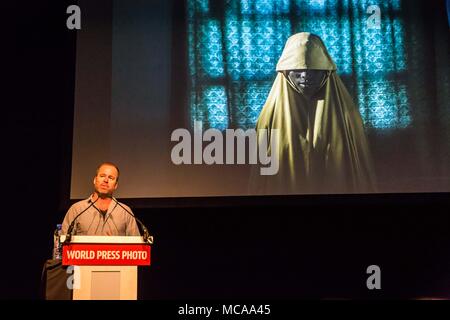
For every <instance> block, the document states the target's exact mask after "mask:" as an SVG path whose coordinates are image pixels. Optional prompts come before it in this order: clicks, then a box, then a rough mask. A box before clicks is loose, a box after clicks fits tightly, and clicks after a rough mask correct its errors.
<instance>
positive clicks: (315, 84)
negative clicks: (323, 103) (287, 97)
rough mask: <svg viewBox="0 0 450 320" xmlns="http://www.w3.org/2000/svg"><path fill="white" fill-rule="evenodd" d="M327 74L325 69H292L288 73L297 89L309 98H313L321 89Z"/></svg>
mask: <svg viewBox="0 0 450 320" xmlns="http://www.w3.org/2000/svg"><path fill="white" fill-rule="evenodd" d="M326 75H327V72H326V71H325V70H291V71H289V73H288V76H289V79H290V80H291V81H292V83H293V84H294V85H295V87H296V88H297V90H299V91H300V92H302V93H303V94H304V95H305V96H306V97H307V98H311V97H312V96H313V95H315V94H316V93H317V92H318V91H319V90H320V88H321V87H322V85H323V83H324V80H325V77H326Z"/></svg>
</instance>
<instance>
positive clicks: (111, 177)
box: [94, 165, 119, 195]
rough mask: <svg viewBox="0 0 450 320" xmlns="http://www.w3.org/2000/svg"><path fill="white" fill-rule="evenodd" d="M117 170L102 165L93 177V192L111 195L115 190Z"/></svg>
mask: <svg viewBox="0 0 450 320" xmlns="http://www.w3.org/2000/svg"><path fill="white" fill-rule="evenodd" d="M118 175H119V173H118V172H117V169H116V168H115V167H113V166H110V165H103V166H101V167H100V168H99V169H98V173H97V175H96V176H95V177H94V188H95V191H96V192H97V193H98V194H100V195H112V194H113V192H114V190H116V189H117V178H118Z"/></svg>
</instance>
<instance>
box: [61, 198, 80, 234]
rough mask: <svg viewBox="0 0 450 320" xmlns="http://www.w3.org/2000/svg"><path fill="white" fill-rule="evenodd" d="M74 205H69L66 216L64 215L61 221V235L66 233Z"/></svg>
mask: <svg viewBox="0 0 450 320" xmlns="http://www.w3.org/2000/svg"><path fill="white" fill-rule="evenodd" d="M75 211H76V210H75V206H74V205H72V206H71V207H70V209H69V210H68V211H67V213H66V216H65V217H64V220H63V223H62V229H61V233H62V234H63V235H66V234H67V231H68V229H69V225H70V223H71V222H72V220H73V218H74V215H75Z"/></svg>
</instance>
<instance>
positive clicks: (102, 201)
mask: <svg viewBox="0 0 450 320" xmlns="http://www.w3.org/2000/svg"><path fill="white" fill-rule="evenodd" d="M92 200H93V201H96V204H97V206H98V207H99V208H100V209H101V210H105V209H104V208H106V209H107V208H108V207H109V204H110V203H111V201H112V199H111V196H107V195H102V194H98V193H97V192H95V193H94V194H93V197H92Z"/></svg>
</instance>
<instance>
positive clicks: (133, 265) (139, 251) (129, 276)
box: [61, 236, 151, 300]
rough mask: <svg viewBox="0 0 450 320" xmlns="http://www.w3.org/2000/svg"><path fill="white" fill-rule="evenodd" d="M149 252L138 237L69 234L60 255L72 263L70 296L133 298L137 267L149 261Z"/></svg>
mask: <svg viewBox="0 0 450 320" xmlns="http://www.w3.org/2000/svg"><path fill="white" fill-rule="evenodd" d="M64 240H65V236H61V241H62V242H64ZM150 253H151V247H150V244H148V243H145V242H144V241H143V239H142V237H116V236H73V237H72V239H71V241H70V243H69V244H65V245H64V246H63V259H62V264H63V265H64V266H73V279H72V281H68V285H69V286H72V287H73V288H70V289H73V295H72V297H73V300H136V299H137V289H138V288H137V285H138V275H137V268H138V266H149V265H150Z"/></svg>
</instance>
